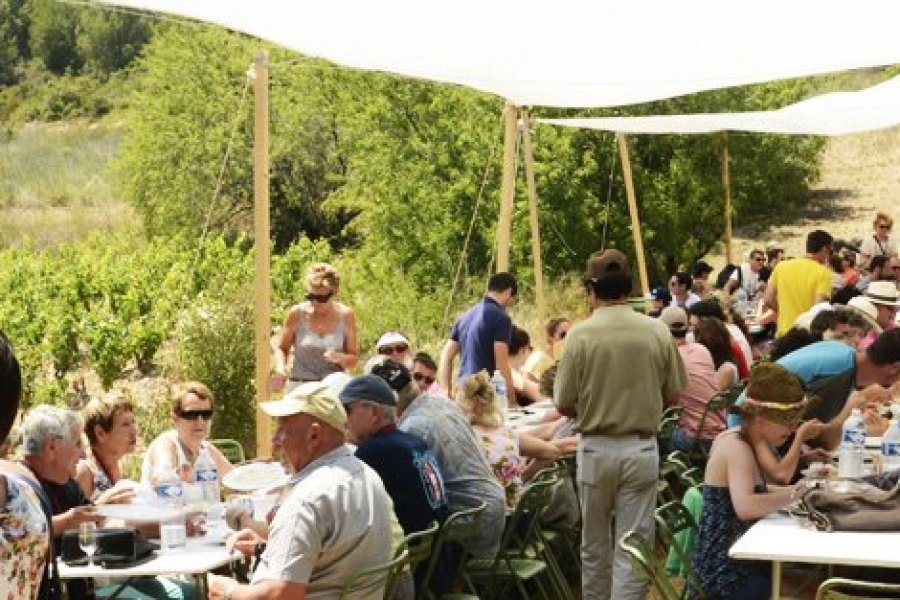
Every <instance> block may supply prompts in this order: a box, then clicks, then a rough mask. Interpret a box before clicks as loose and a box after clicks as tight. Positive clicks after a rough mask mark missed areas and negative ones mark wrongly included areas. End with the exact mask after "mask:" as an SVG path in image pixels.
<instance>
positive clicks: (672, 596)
mask: <svg viewBox="0 0 900 600" xmlns="http://www.w3.org/2000/svg"><path fill="white" fill-rule="evenodd" d="M619 548H621V549H622V551H623V552H624V553H625V554H627V555H628V557H629V558H630V559H631V565H632V568H633V569H634V570H635V571H638V572H639V573H640V574H642V575H643V576H645V577H647V578H648V579H649V580H650V583H651V584H652V585H653V588H654V589H655V590H656V592H657V595H658V597H659V598H660V599H661V600H681V599H680V597H679V595H678V592H676V591H675V587H674V586H673V585H672V582H671V581H670V580H669V576H668V575H667V574H666V570H665V569H664V568H663V566H662V565H660V564H659V562H658V561H657V560H656V558H655V557H654V555H653V550H652V549H651V548H650V544H649V543H648V542H647V540H646V539H644V536H642V535H641V534H639V533H637V532H636V531H629V532H628V533H626V534H625V535H623V536H622V539H621V540H619Z"/></svg>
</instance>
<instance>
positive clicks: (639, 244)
mask: <svg viewBox="0 0 900 600" xmlns="http://www.w3.org/2000/svg"><path fill="white" fill-rule="evenodd" d="M616 141H617V142H618V143H619V159H620V160H621V161H622V174H623V175H624V176H625V195H626V196H627V197H628V213H629V214H630V215H631V236H632V237H633V238H634V252H635V254H636V255H637V263H638V273H639V274H640V278H641V293H642V294H643V295H644V296H646V295H647V294H649V293H650V283H649V281H648V279H647V262H646V261H645V260H644V240H643V239H642V238H641V220H640V218H639V217H638V208H637V198H636V197H635V195H634V178H633V177H632V174H631V158H630V157H629V156H628V142H627V141H626V140H625V135H624V134H622V133H616Z"/></svg>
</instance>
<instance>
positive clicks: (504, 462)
mask: <svg viewBox="0 0 900 600" xmlns="http://www.w3.org/2000/svg"><path fill="white" fill-rule="evenodd" d="M472 429H474V430H475V437H477V438H478V441H479V442H480V443H481V451H482V452H483V453H484V457H485V459H487V462H488V464H489V465H491V469H492V470H493V471H494V476H495V477H496V478H497V481H499V482H500V485H502V486H503V491H504V492H505V494H506V508H507V510H513V509H515V508H516V504H517V503H518V501H519V496H520V495H521V493H522V471H523V470H524V469H525V461H524V460H523V459H522V456H521V455H520V454H519V437H518V436H517V435H516V434H515V432H513V431H512V430H511V429H509V428H508V427H497V428H496V429H486V428H484V427H480V426H478V425H475V426H473V427H472Z"/></svg>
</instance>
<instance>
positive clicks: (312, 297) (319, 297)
mask: <svg viewBox="0 0 900 600" xmlns="http://www.w3.org/2000/svg"><path fill="white" fill-rule="evenodd" d="M332 296H334V292H328V293H327V294H313V293H312V292H310V293H308V294H306V299H307V300H309V301H310V302H319V303H320V304H324V303H325V302H328V301H329V300H331V297H332Z"/></svg>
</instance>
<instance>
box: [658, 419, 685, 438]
mask: <svg viewBox="0 0 900 600" xmlns="http://www.w3.org/2000/svg"><path fill="white" fill-rule="evenodd" d="M679 421H681V417H679V416H678V415H670V416H668V417H665V418H663V419H661V420H660V422H659V432H658V433H657V437H659V438H661V439H669V438H671V437H672V434H673V433H675V428H676V427H678V422H679Z"/></svg>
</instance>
